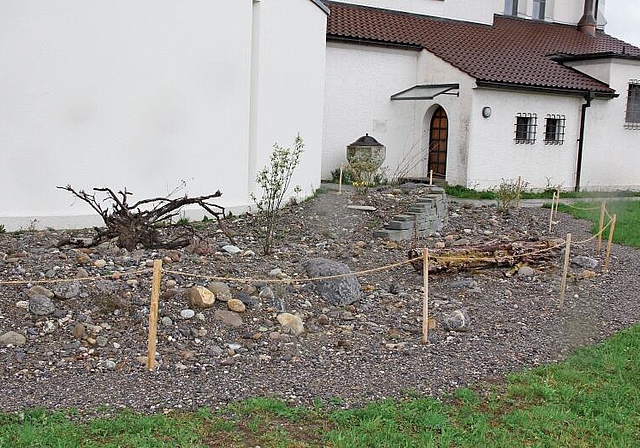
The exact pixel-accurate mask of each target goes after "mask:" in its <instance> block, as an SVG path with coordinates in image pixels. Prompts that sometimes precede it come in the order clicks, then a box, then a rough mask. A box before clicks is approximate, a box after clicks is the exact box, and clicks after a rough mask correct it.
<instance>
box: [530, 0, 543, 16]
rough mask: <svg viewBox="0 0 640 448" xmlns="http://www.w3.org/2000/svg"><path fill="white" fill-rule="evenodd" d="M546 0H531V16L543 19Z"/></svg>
mask: <svg viewBox="0 0 640 448" xmlns="http://www.w3.org/2000/svg"><path fill="white" fill-rule="evenodd" d="M545 4H546V0H533V18H534V19H536V20H544V10H545Z"/></svg>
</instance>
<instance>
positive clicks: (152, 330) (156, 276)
mask: <svg viewBox="0 0 640 448" xmlns="http://www.w3.org/2000/svg"><path fill="white" fill-rule="evenodd" d="M161 279H162V260H154V261H153V283H152V285H151V305H150V306H149V350H148V351H147V368H148V369H149V370H152V369H153V368H154V367H155V361H156V336H157V333H158V299H159V297H160V280H161Z"/></svg>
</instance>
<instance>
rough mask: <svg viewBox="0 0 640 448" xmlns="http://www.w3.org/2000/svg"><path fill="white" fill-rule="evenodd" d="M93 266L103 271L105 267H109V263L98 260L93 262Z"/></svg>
mask: <svg viewBox="0 0 640 448" xmlns="http://www.w3.org/2000/svg"><path fill="white" fill-rule="evenodd" d="M93 265H94V266H95V267H97V268H98V269H102V268H103V267H105V266H106V265H107V261H106V260H103V259H100V260H96V261H94V262H93Z"/></svg>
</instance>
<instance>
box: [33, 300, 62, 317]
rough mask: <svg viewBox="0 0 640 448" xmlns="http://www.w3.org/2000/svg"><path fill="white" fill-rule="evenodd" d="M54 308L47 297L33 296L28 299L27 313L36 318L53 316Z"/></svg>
mask: <svg viewBox="0 0 640 448" xmlns="http://www.w3.org/2000/svg"><path fill="white" fill-rule="evenodd" d="M55 310H56V306H55V305H54V304H53V302H52V301H51V299H49V298H48V297H47V296H33V297H31V298H30V299H29V311H31V312H32V313H33V314H35V315H37V316H46V315H49V314H53V312H54V311H55Z"/></svg>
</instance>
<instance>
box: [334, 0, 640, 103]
mask: <svg viewBox="0 0 640 448" xmlns="http://www.w3.org/2000/svg"><path fill="white" fill-rule="evenodd" d="M326 3H327V5H328V6H329V8H330V9H331V14H330V15H329V20H328V22H327V39H328V40H332V39H337V40H350V41H356V42H357V41H360V42H369V43H380V44H389V45H403V46H411V47H415V48H424V49H426V50H428V51H430V52H431V53H433V54H435V55H436V56H438V57H440V58H441V59H443V60H445V61H447V62H449V63H450V64H452V65H453V66H455V67H457V68H458V69H459V70H461V71H463V72H465V73H467V74H469V75H470V76H472V77H474V78H476V80H477V81H480V82H485V83H497V84H502V83H504V84H507V85H518V86H525V87H533V88H543V89H545V88H546V89H561V90H579V91H584V90H592V91H595V92H599V93H603V94H611V93H613V92H614V91H613V90H612V89H610V88H609V87H608V86H607V85H606V84H605V83H603V82H600V81H598V80H596V79H594V78H591V77H589V76H587V75H585V74H583V73H580V72H579V71H577V70H574V69H572V68H570V67H566V66H564V65H562V64H561V63H560V62H557V61H556V60H554V59H557V58H552V57H551V56H552V55H554V54H562V55H565V56H569V57H571V56H573V57H578V56H580V55H585V56H592V57H593V55H599V56H602V57H607V56H609V57H610V56H614V55H617V56H621V55H624V57H633V58H640V48H637V47H634V46H633V45H630V44H627V43H625V42H623V41H621V40H619V39H616V38H615V37H612V36H609V35H607V34H605V33H603V32H600V31H598V32H597V33H596V36H595V37H590V36H587V35H585V34H584V33H582V32H580V31H578V29H577V27H575V26H569V25H561V24H554V23H545V22H538V21H531V20H525V19H518V18H514V17H507V16H500V15H496V16H495V17H494V23H493V25H483V24H478V23H472V22H463V21H457V20H450V19H442V18H437V17H431V16H423V15H418V14H410V13H404V12H399V11H390V10H385V9H377V8H371V7H365V6H357V5H351V4H346V3H339V2H331V1H329V2H326Z"/></svg>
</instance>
